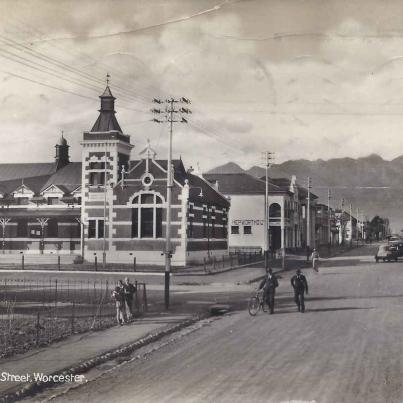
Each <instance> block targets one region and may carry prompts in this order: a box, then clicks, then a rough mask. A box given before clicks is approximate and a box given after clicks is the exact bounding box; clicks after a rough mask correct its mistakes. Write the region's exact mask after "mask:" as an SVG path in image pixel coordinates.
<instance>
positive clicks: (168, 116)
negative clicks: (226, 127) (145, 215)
mask: <svg viewBox="0 0 403 403" xmlns="http://www.w3.org/2000/svg"><path fill="white" fill-rule="evenodd" d="M153 102H154V103H156V104H159V105H163V104H164V105H165V109H160V108H153V109H151V112H152V113H154V114H155V115H156V116H157V117H155V118H153V119H152V121H153V122H156V123H169V147H168V161H167V199H166V229H165V250H164V252H163V255H165V288H164V290H165V309H168V308H169V283H170V274H171V259H172V253H173V251H172V245H171V215H172V214H171V211H172V187H173V176H174V175H173V167H172V132H173V124H174V123H188V121H187V120H186V119H185V118H184V117H183V114H186V115H187V114H190V113H192V111H191V110H190V109H188V108H187V107H184V106H182V107H180V108H179V105H180V104H182V105H184V104H190V101H189V100H188V99H187V98H183V97H182V98H179V99H175V98H168V99H166V100H165V101H163V100H161V99H157V98H154V99H153ZM175 105H178V106H177V107H176V106H175Z"/></svg>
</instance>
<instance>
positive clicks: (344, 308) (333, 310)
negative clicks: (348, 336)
mask: <svg viewBox="0 0 403 403" xmlns="http://www.w3.org/2000/svg"><path fill="white" fill-rule="evenodd" d="M360 309H374V308H373V307H354V306H343V307H340V308H309V309H307V310H306V311H309V312H335V311H354V310H360Z"/></svg>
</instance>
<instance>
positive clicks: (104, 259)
mask: <svg viewBox="0 0 403 403" xmlns="http://www.w3.org/2000/svg"><path fill="white" fill-rule="evenodd" d="M107 147H108V143H105V155H104V158H105V160H104V228H103V239H102V267H103V271H105V270H106V194H107V188H106V187H107V183H108V180H107V178H106V175H107V171H106V165H107V160H108V155H107V152H106V151H107ZM108 228H109V226H108ZM109 230H110V229H109Z"/></svg>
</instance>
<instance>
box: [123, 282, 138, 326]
mask: <svg viewBox="0 0 403 403" xmlns="http://www.w3.org/2000/svg"><path fill="white" fill-rule="evenodd" d="M123 291H124V297H125V302H126V312H127V317H128V318H129V319H132V318H133V296H134V293H135V292H136V291H137V289H136V287H135V285H134V284H133V283H131V282H130V280H129V277H126V278H125V283H124V284H123Z"/></svg>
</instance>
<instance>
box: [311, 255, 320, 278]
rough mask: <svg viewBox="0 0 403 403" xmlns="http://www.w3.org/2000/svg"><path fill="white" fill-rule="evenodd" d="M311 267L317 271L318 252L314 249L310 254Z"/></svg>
mask: <svg viewBox="0 0 403 403" xmlns="http://www.w3.org/2000/svg"><path fill="white" fill-rule="evenodd" d="M311 258H312V269H314V270H315V271H316V273H319V253H318V251H317V250H316V249H314V250H313V252H312V255H311Z"/></svg>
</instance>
